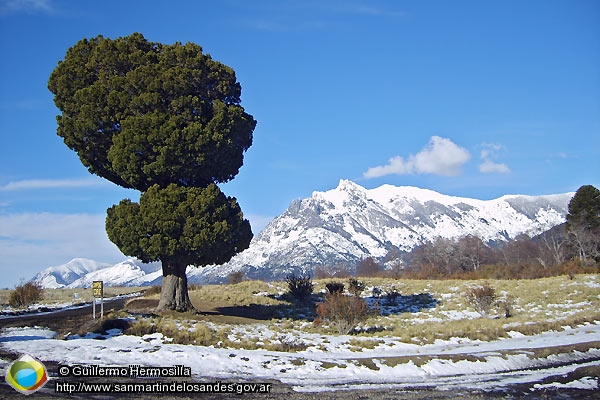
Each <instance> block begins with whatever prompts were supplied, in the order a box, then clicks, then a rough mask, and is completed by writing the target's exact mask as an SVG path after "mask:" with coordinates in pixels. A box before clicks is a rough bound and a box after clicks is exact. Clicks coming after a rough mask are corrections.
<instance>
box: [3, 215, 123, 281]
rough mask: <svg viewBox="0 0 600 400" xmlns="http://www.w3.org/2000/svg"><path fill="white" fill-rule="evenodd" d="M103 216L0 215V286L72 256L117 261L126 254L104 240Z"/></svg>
mask: <svg viewBox="0 0 600 400" xmlns="http://www.w3.org/2000/svg"><path fill="white" fill-rule="evenodd" d="M105 218H106V216H105V215H93V214H52V213H22V214H9V215H0V254H2V257H0V287H12V286H14V285H15V284H16V283H18V282H19V280H20V279H25V280H29V279H31V278H32V277H33V276H34V275H35V274H36V273H38V272H40V271H41V270H43V269H44V268H47V267H49V266H53V265H61V264H64V263H66V262H68V261H69V260H71V259H73V258H76V257H83V258H90V259H93V260H97V261H103V262H119V261H122V260H124V259H125V258H126V257H125V256H124V255H123V254H122V253H121V252H120V251H119V250H118V249H117V247H116V246H115V245H114V244H113V243H111V242H110V240H108V237H107V235H106V231H105V227H104V220H105Z"/></svg>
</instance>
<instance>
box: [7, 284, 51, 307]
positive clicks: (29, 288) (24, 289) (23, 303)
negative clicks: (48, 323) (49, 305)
mask: <svg viewBox="0 0 600 400" xmlns="http://www.w3.org/2000/svg"><path fill="white" fill-rule="evenodd" d="M42 294H43V289H42V285H41V284H40V283H38V282H27V283H25V284H21V285H19V286H17V287H15V290H13V291H12V292H11V293H10V297H9V298H8V304H9V305H10V306H11V307H14V308H21V307H27V306H29V305H31V304H33V303H35V302H38V301H40V300H41V299H42Z"/></svg>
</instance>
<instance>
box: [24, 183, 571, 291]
mask: <svg viewBox="0 0 600 400" xmlns="http://www.w3.org/2000/svg"><path fill="white" fill-rule="evenodd" d="M573 195H574V193H565V194H557V195H547V196H522V195H508V196H502V197H500V198H498V199H494V200H476V199H469V198H462V197H454V196H447V195H443V194H440V193H437V192H434V191H431V190H426V189H419V188H415V187H408V186H403V187H396V186H391V185H384V186H381V187H378V188H375V189H370V190H368V189H365V188H363V187H362V186H360V185H358V184H356V183H354V182H352V181H347V180H342V181H340V183H339V185H338V187H337V188H335V189H332V190H329V191H326V192H314V193H313V194H312V196H311V197H309V198H306V199H301V200H295V201H293V202H292V203H291V205H290V206H289V208H288V209H287V210H286V211H285V212H284V213H283V214H281V215H280V216H278V217H276V218H275V219H273V220H272V221H271V222H270V223H269V224H268V225H267V226H266V227H265V229H264V230H263V231H262V232H261V233H260V234H258V235H257V236H256V237H255V238H254V239H253V240H252V242H251V244H250V247H249V248H248V249H247V250H245V251H244V252H242V253H240V254H238V255H236V256H235V257H234V258H232V259H231V261H229V262H228V263H226V264H224V265H220V266H214V265H213V266H207V267H202V268H195V267H188V281H189V282H191V283H214V282H222V281H225V280H226V279H227V275H229V274H230V273H231V272H235V271H243V272H244V274H245V276H246V277H248V278H252V279H264V280H272V279H283V278H285V277H286V276H287V275H289V274H290V273H296V274H307V273H308V274H310V273H312V272H313V271H314V268H316V267H317V266H321V267H324V268H327V267H332V266H339V265H345V266H348V267H350V269H351V268H352V267H353V266H355V265H356V263H357V262H359V261H360V260H362V259H364V258H366V257H374V258H376V259H380V258H382V257H384V256H385V255H386V254H387V253H388V252H389V251H390V250H395V251H398V250H399V251H410V250H411V249H413V248H414V247H415V246H417V245H419V244H421V243H423V242H424V241H428V240H432V239H434V238H436V237H444V238H458V237H462V236H465V235H468V234H471V235H476V236H478V237H480V238H481V239H482V240H483V241H484V242H488V243H495V242H503V241H507V240H510V239H513V238H515V237H516V236H518V235H520V234H526V235H528V236H535V235H538V234H540V233H542V232H544V231H546V230H548V229H551V228H552V227H554V226H556V225H559V224H561V223H563V222H564V221H565V218H566V215H567V213H568V204H569V201H570V200H571V198H572V197H573ZM161 278H162V273H161V267H160V263H154V264H141V263H140V262H139V261H137V260H134V259H129V260H126V261H123V262H121V263H119V264H116V265H108V264H103V263H98V262H95V261H91V260H85V259H75V260H72V261H70V262H69V263H67V264H65V265H62V266H58V267H50V268H47V269H46V270H44V271H42V272H40V273H39V274H38V275H36V277H35V278H34V280H37V281H39V282H41V283H42V285H43V286H45V287H63V286H67V287H86V286H90V285H91V282H92V281H93V280H97V279H98V280H100V279H102V280H104V281H105V282H106V283H107V284H108V285H111V284H112V285H131V286H133V285H154V284H160V281H161Z"/></svg>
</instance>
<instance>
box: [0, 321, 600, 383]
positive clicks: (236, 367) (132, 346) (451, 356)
mask: <svg viewBox="0 0 600 400" xmlns="http://www.w3.org/2000/svg"><path fill="white" fill-rule="evenodd" d="M252 329H254V330H256V332H261V334H262V335H263V336H264V337H265V338H269V337H271V336H272V335H276V333H275V332H269V330H268V328H267V327H266V325H265V326H261V324H255V326H254V327H253V328H252ZM293 334H294V336H295V335H296V334H297V335H298V337H295V339H296V340H302V341H304V342H305V343H307V344H309V347H308V348H307V349H306V350H304V351H299V352H295V353H287V352H277V351H267V350H262V349H259V350H244V349H231V348H215V347H214V346H210V347H205V346H193V345H179V344H171V343H170V340H169V338H166V337H164V336H163V335H162V334H160V333H155V334H151V335H145V336H143V337H138V336H130V335H122V334H120V331H118V330H111V331H109V334H108V335H106V336H105V337H103V338H102V339H104V340H96V339H95V337H96V338H97V335H92V334H90V335H86V336H84V337H77V338H75V339H71V340H57V339H54V332H52V331H50V330H48V329H46V328H39V327H34V328H6V329H4V330H3V331H2V333H0V346H2V347H3V348H4V349H5V350H8V351H12V352H16V353H27V354H29V355H31V356H33V357H36V358H38V359H40V360H41V361H57V362H60V363H65V364H71V365H73V364H98V365H132V364H135V365H146V366H154V367H160V366H172V365H184V366H187V367H190V368H191V370H192V374H193V376H194V377H196V378H210V379H213V378H214V379H237V380H249V379H254V380H271V379H273V380H279V381H281V382H283V383H286V384H289V385H292V386H293V387H294V389H295V390H297V391H327V390H344V389H361V388H363V389H374V388H379V389H381V388H392V387H393V388H437V389H441V390H453V389H460V388H462V389H477V390H500V389H502V388H504V387H506V385H511V384H519V383H532V384H533V383H536V382H541V381H542V380H544V379H547V378H550V379H552V377H555V376H559V375H564V374H567V373H569V372H572V371H573V370H574V369H575V368H576V366H577V367H585V366H600V349H598V348H593V347H592V348H590V349H588V350H587V351H570V352H564V353H558V354H551V355H545V356H543V355H541V356H536V355H535V352H534V350H535V349H538V348H546V347H551V346H565V345H570V344H577V343H588V342H599V341H600V323H596V324H587V325H583V326H580V327H577V328H573V329H566V330H564V331H561V332H547V333H543V334H539V335H535V336H525V335H522V334H515V335H511V337H510V338H507V339H500V340H494V341H489V342H484V341H471V340H468V339H459V338H453V339H450V340H444V341H442V340H438V341H436V342H435V343H433V344H428V345H415V344H406V343H400V342H397V341H395V340H394V339H393V338H378V339H379V345H378V346H376V347H374V348H372V349H367V348H363V349H362V350H361V351H352V348H351V346H348V342H351V341H352V339H353V338H354V339H355V337H353V336H345V335H342V336H337V335H336V336H334V335H323V334H315V333H307V332H299V331H293ZM317 344H318V345H317ZM589 360H592V361H589ZM575 364H577V365H576V366H575ZM0 365H6V362H4V363H2V364H0ZM549 387H552V388H557V389H560V388H562V387H569V388H576V389H594V390H596V389H598V380H597V378H594V377H583V378H581V377H578V380H576V381H572V382H569V383H558V382H556V383H549V384H536V386H534V387H532V389H534V390H538V389H547V388H549Z"/></svg>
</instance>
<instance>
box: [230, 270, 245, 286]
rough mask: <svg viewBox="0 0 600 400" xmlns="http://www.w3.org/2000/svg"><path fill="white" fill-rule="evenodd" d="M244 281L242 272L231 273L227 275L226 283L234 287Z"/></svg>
mask: <svg viewBox="0 0 600 400" xmlns="http://www.w3.org/2000/svg"><path fill="white" fill-rule="evenodd" d="M243 280H244V271H237V272H232V273H230V274H229V275H227V283H228V284H229V285H236V284H238V283H241V282H242V281H243Z"/></svg>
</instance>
